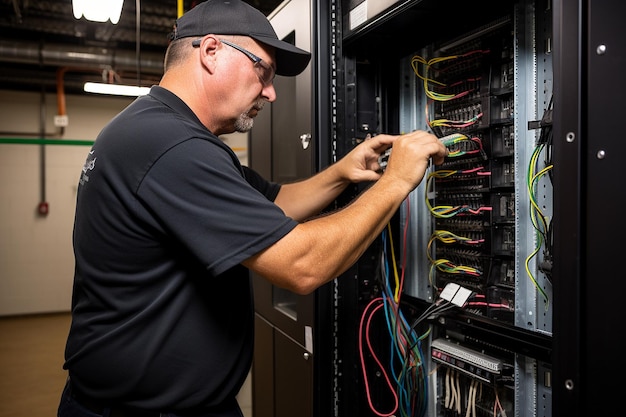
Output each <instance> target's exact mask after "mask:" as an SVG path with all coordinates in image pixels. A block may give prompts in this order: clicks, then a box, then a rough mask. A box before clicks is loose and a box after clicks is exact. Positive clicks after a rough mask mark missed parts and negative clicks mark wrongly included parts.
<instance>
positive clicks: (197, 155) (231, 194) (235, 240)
mask: <svg viewBox="0 0 626 417" xmlns="http://www.w3.org/2000/svg"><path fill="white" fill-rule="evenodd" d="M240 168H241V166H240V165H238V164H236V163H235V162H234V161H233V160H232V158H231V156H230V155H229V154H228V152H227V151H226V150H224V149H222V148H220V147H219V146H216V145H215V144H212V143H211V142H209V141H205V140H202V139H190V140H187V141H184V142H182V143H180V144H178V145H176V146H175V147H173V148H171V149H169V150H168V151H167V152H166V153H165V154H164V155H162V156H161V157H160V158H159V159H158V161H157V162H156V163H155V164H154V165H153V166H152V167H151V168H150V170H149V172H148V173H147V175H146V176H145V178H144V179H143V180H142V182H141V185H140V187H139V189H138V197H139V199H140V201H141V203H142V204H143V205H145V207H146V209H147V210H149V211H150V212H151V213H152V216H154V217H155V219H156V221H157V222H159V223H160V224H161V225H162V227H163V229H164V230H165V232H166V235H167V236H171V237H172V238H173V239H175V240H176V241H177V243H178V244H181V245H184V246H185V247H186V248H187V249H188V250H189V251H190V252H191V253H192V254H194V256H195V257H197V258H198V260H199V261H200V262H202V263H203V264H204V265H205V266H206V268H207V270H208V271H209V272H210V273H211V274H212V275H219V274H221V273H223V272H225V271H226V270H228V269H230V268H232V267H234V266H235V265H237V264H239V263H241V262H242V261H244V260H245V259H247V258H249V257H251V256H253V255H255V254H257V253H258V252H260V251H261V250H263V249H265V248H267V247H269V246H271V245H272V244H274V243H275V242H277V241H278V240H280V239H281V238H282V237H283V236H285V235H286V234H287V233H289V232H290V231H291V230H292V229H293V228H294V227H295V226H296V225H297V222H296V221H295V220H293V219H291V218H290V217H287V216H286V215H285V214H284V212H283V211H282V210H281V209H280V208H279V207H278V206H277V205H276V204H274V203H273V201H271V200H273V198H275V197H276V194H278V190H279V189H280V187H279V186H278V185H277V184H273V185H272V183H269V182H267V181H265V180H260V178H261V177H260V176H259V175H258V174H257V173H255V172H254V171H252V170H250V169H245V170H243V171H242V170H241V169H240ZM248 178H252V180H251V182H257V187H258V188H260V190H259V189H257V188H255V187H254V186H253V185H251V183H250V182H248ZM264 192H267V193H268V196H269V197H268V196H266V195H264ZM272 195H273V197H272ZM268 198H269V199H268Z"/></svg>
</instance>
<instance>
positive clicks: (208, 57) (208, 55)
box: [199, 35, 220, 73]
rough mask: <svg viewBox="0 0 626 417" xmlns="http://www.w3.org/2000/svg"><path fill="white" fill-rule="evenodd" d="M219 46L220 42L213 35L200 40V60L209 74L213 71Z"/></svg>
mask: <svg viewBox="0 0 626 417" xmlns="http://www.w3.org/2000/svg"><path fill="white" fill-rule="evenodd" d="M219 45H220V41H219V39H218V38H217V37H216V36H215V35H206V36H204V37H203V38H202V39H201V40H200V48H199V49H200V60H201V61H202V65H203V66H204V67H205V68H206V69H207V70H208V71H209V72H210V73H213V72H214V71H215V66H216V58H217V56H216V52H217V50H218V48H219Z"/></svg>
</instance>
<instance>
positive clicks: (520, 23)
mask: <svg viewBox="0 0 626 417" xmlns="http://www.w3.org/2000/svg"><path fill="white" fill-rule="evenodd" d="M336 4H337V7H338V9H339V12H338V13H337V19H338V20H340V21H341V23H340V24H339V25H338V34H337V39H338V43H337V45H335V46H334V48H333V51H335V57H334V58H335V59H336V62H337V63H338V65H337V66H338V72H337V76H336V83H337V85H338V88H337V95H336V97H335V100H336V103H337V119H336V124H335V128H336V132H337V134H336V138H337V142H336V146H335V148H336V150H337V157H341V156H342V155H343V154H345V153H346V152H347V151H349V150H350V149H351V148H352V147H353V146H355V145H356V144H357V143H359V142H360V141H362V140H364V138H365V137H366V135H368V134H377V133H381V132H384V133H401V132H406V131H410V130H414V129H426V130H431V131H433V132H434V133H435V134H437V136H439V137H440V138H444V140H445V141H446V142H447V146H448V148H449V150H450V154H451V157H449V158H448V159H447V160H446V163H445V164H444V166H442V167H433V168H432V170H431V171H430V172H429V173H428V174H427V177H426V178H425V180H424V182H423V183H422V185H420V187H418V189H417V190H416V191H415V192H413V193H412V194H411V196H410V197H409V198H408V199H407V201H406V202H405V204H404V206H403V207H402V209H401V210H400V211H399V212H398V213H397V215H396V217H395V218H394V220H393V221H392V223H391V224H390V225H389V229H388V232H385V234H384V235H383V236H382V237H381V239H380V240H379V241H377V242H376V243H375V244H374V245H372V247H371V248H370V251H369V252H368V253H367V254H366V255H365V256H363V257H362V258H361V260H360V261H359V262H358V263H357V264H356V265H355V266H354V267H353V268H352V269H351V270H350V271H348V272H347V273H346V274H344V276H342V277H340V278H339V280H338V290H337V294H338V295H337V303H336V305H337V307H336V314H335V315H336V317H338V321H337V323H336V340H337V344H336V346H335V351H336V352H337V353H336V356H337V357H339V358H341V359H340V360H338V361H336V365H337V366H336V367H337V370H336V380H338V381H339V382H338V383H337V387H336V388H337V391H338V392H339V393H340V394H339V395H337V397H336V407H335V411H336V413H335V415H339V416H342V415H359V416H370V415H371V416H374V415H379V416H380V415H411V416H413V415H415V416H417V415H429V416H447V415H485V416H487V415H501V416H503V415H509V416H510V415H518V416H553V415H554V416H562V415H567V416H577V415H581V416H582V415H596V414H599V412H600V410H602V411H604V412H607V413H611V412H615V411H617V409H618V407H617V406H616V405H615V404H610V403H607V402H605V401H604V402H601V404H600V403H598V402H596V401H593V400H591V397H590V396H589V394H594V398H607V394H609V393H611V395H615V394H616V393H615V386H613V385H611V384H610V383H609V381H610V378H608V377H607V375H608V373H607V367H613V366H615V365H617V363H616V360H615V356H612V355H610V354H609V355H601V357H599V356H596V355H593V354H594V353H598V354H599V353H600V352H607V351H608V352H611V351H612V348H611V346H616V342H617V341H616V339H615V338H616V337H617V336H616V335H617V334H619V332H616V331H615V329H614V328H613V330H612V325H611V324H609V323H607V320H606V316H604V318H603V317H602V314H603V313H602V312H604V313H608V312H609V311H610V312H611V313H610V314H617V315H618V316H619V317H621V316H623V314H619V310H618V309H617V308H610V307H607V305H606V304H604V303H603V304H602V305H603V306H604V308H606V309H604V308H603V307H600V303H599V302H598V300H600V299H601V298H602V297H605V296H607V294H606V289H607V288H606V287H605V286H604V285H601V283H608V284H609V285H610V286H611V287H612V288H618V291H617V293H612V294H611V296H609V297H610V298H611V299H612V303H611V305H614V306H616V305H618V304H619V298H620V296H619V295H617V294H623V291H622V290H623V286H624V284H623V282H622V280H619V279H618V278H617V276H620V274H619V273H616V272H615V271H613V272H611V271H610V270H609V269H610V267H609V266H608V264H607V263H606V259H607V258H606V256H604V255H603V254H607V253H610V254H612V255H613V256H618V253H621V251H622V248H623V247H624V246H623V245H622V244H617V245H614V246H611V245H608V244H607V240H606V239H607V236H608V235H609V230H610V229H611V227H617V229H619V230H620V231H621V230H622V228H623V226H619V225H618V223H616V222H615V221H612V220H610V219H611V217H610V216H602V215H601V214H600V211H602V210H603V207H613V208H614V209H616V208H617V206H618V205H619V204H621V203H622V202H623V201H624V192H623V191H621V190H620V191H618V192H616V190H615V189H614V188H612V187H611V186H609V184H610V181H609V180H608V179H609V178H615V177H616V176H617V175H618V173H617V171H616V170H617V169H618V166H619V163H618V162H617V161H616V160H615V159H612V160H611V161H609V160H607V157H606V156H607V155H608V153H609V152H610V153H611V154H612V155H613V156H614V157H615V156H616V155H617V154H619V150H620V149H621V147H622V146H623V144H622V142H619V141H616V140H615V139H612V138H611V137H610V136H611V133H610V132H614V131H615V129H616V128H617V126H615V124H614V123H608V124H607V123H605V122H606V121H607V120H606V118H605V116H609V115H612V117H616V119H611V120H618V119H619V117H618V116H617V115H616V114H615V112H616V111H617V109H619V108H620V106H619V105H618V104H617V102H616V99H613V98H611V97H616V95H615V94H613V95H612V96H611V95H609V94H608V91H609V90H610V87H609V85H613V86H614V87H615V88H614V89H613V91H619V92H624V91H626V89H625V87H624V81H623V79H621V78H620V77H619V76H618V74H617V72H618V71H619V70H620V69H621V68H623V65H624V63H625V62H624V41H623V39H625V38H624V28H623V27H622V26H620V23H619V19H620V18H619V17H618V16H624V15H626V14H624V7H625V6H624V5H623V4H622V3H619V2H615V1H594V2H591V1H588V2H587V1H578V2H575V1H572V2H567V1H554V2H552V1H548V0H545V1H544V0H537V1H531V0H518V1H486V2H481V3H480V4H479V3H475V2H471V3H470V2H454V1H429V0H423V1H400V0H395V1H394V0H380V1H371V0H370V1H363V0H361V1H359V0H350V1H349V0H343V1H341V2H337V3H336ZM609 44H610V45H611V47H610V50H611V51H612V53H611V56H610V57H608V56H607V54H606V53H607V51H608V50H609V46H608V45H609ZM425 110H426V111H427V113H425ZM610 117H611V116H610ZM437 122H438V123H437ZM611 129H613V130H611ZM452 156H454V158H453V157H452ZM611 190H613V191H611ZM359 192H360V188H359V187H354V188H353V189H351V190H350V191H349V192H348V193H347V195H346V201H347V200H350V199H351V198H353V197H354V196H355V195H356V194H358V193H359ZM394 262H395V263H396V264H394ZM394 273H396V274H397V277H394ZM622 275H623V274H622ZM601 277H602V278H601ZM595 280H598V281H595ZM596 282H597V284H595V283H596ZM448 284H452V285H451V287H448V286H447V285H448ZM454 284H456V285H460V287H461V291H460V292H459V293H456V294H461V293H463V290H465V289H466V290H467V292H468V294H470V295H468V298H467V299H463V300H464V301H463V302H461V303H460V305H456V306H455V305H454V304H453V303H450V302H448V301H451V300H452V299H453V297H454V296H453V295H448V292H449V291H448V290H450V288H454V289H455V290H456V289H458V288H457V287H454ZM397 288H400V292H399V293H398V292H397V291H396V289H397ZM446 297H449V298H446ZM613 297H614V298H613ZM442 298H444V300H443V301H442ZM376 299H378V300H379V301H377V302H376V301H375V300H376ZM394 303H395V304H394ZM441 305H447V306H449V309H447V310H445V311H444V310H443V308H441V309H440V308H439V306H441ZM398 311H400V312H401V313H402V316H403V318H402V317H400V315H399V314H398ZM424 312H426V313H427V314H426V316H424V317H422V315H423V313H424ZM402 320H405V323H404V324H401V325H398V324H397V323H398V322H401V321H402ZM402 331H404V332H405V333H403V334H402V333H401V332H402ZM367 332H369V333H368V334H367ZM366 334H367V335H366ZM400 336H401V337H400ZM588 336H593V337H591V338H589V337H588ZM403 338H404V339H403ZM412 350H413V352H412ZM592 355H593V356H592ZM402 359H404V360H406V361H409V362H410V363H411V364H412V365H411V366H410V367H407V366H406V363H402ZM596 365H599V366H596ZM618 368H619V369H620V370H621V365H618ZM411 372H412V373H413V374H411ZM409 374H411V375H409ZM407 375H408V376H407ZM355 381H356V382H357V383H356V384H355ZM394 391H395V393H394ZM418 392H419V393H418ZM416 393H417V394H416ZM411 395H412V397H411ZM611 398H613V397H612V396H611Z"/></svg>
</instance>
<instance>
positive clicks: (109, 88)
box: [83, 82, 150, 97]
mask: <svg viewBox="0 0 626 417" xmlns="http://www.w3.org/2000/svg"><path fill="white" fill-rule="evenodd" d="M83 89H84V90H85V91H86V92H88V93H97V94H110V95H114V96H130V97H138V96H145V95H146V94H148V93H149V92H150V87H138V86H136V85H124V84H106V83H91V82H88V83H85V85H84V87H83Z"/></svg>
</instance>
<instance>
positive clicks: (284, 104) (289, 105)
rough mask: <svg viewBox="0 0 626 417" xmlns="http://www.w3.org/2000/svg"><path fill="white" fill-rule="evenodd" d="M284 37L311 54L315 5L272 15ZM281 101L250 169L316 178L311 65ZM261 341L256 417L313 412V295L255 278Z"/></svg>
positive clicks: (283, 89) (260, 122)
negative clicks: (313, 176) (312, 20)
mask: <svg viewBox="0 0 626 417" xmlns="http://www.w3.org/2000/svg"><path fill="white" fill-rule="evenodd" d="M269 19H270V21H271V22H272V25H273V27H274V29H275V30H276V33H277V35H278V37H279V38H281V39H282V40H284V41H286V42H290V43H292V44H294V45H296V46H297V47H299V48H302V49H304V50H307V51H311V50H312V47H311V3H310V0H290V1H288V2H284V3H282V4H281V5H280V6H279V8H278V9H276V10H275V11H274V12H273V13H272V14H271V15H270V16H269ZM274 87H275V89H276V94H277V100H276V101H275V102H274V103H271V105H268V106H266V108H265V110H264V111H263V112H261V113H260V114H259V116H258V117H257V118H256V120H255V126H254V129H253V130H252V131H251V133H250V145H249V149H250V166H251V167H252V168H253V169H255V170H256V171H258V172H259V173H261V174H262V175H263V176H265V177H266V178H269V179H271V180H272V181H275V182H279V183H286V182H293V181H296V180H300V179H303V178H307V177H309V176H311V175H312V174H313V173H314V172H315V171H316V167H315V157H314V155H315V143H313V142H314V141H313V140H312V139H311V137H312V133H311V132H312V123H311V108H312V104H311V100H312V94H311V91H312V79H311V65H309V67H307V68H306V69H305V70H304V72H302V73H301V74H299V75H298V76H296V77H281V76H277V77H276V79H275V80H274ZM253 279H254V292H255V308H256V315H257V317H256V326H255V327H256V342H255V354H254V365H253V368H252V378H253V379H252V381H253V385H252V390H253V414H254V416H255V417H266V416H267V417H282V416H284V417H293V416H294V415H298V416H300V417H302V416H304V417H307V416H312V413H313V403H312V398H313V394H312V391H313V371H312V369H313V324H314V323H313V320H314V313H315V311H314V310H315V294H310V295H308V296H300V295H296V294H294V293H291V292H289V291H287V290H283V289H281V288H278V287H275V286H273V285H272V284H270V283H269V282H268V281H266V280H264V279H263V278H260V277H258V276H255V275H254V274H253Z"/></svg>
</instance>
